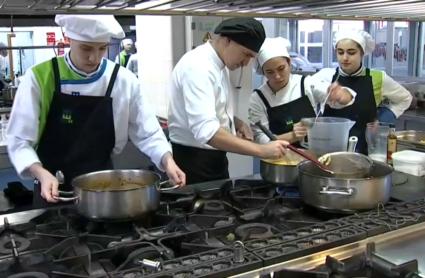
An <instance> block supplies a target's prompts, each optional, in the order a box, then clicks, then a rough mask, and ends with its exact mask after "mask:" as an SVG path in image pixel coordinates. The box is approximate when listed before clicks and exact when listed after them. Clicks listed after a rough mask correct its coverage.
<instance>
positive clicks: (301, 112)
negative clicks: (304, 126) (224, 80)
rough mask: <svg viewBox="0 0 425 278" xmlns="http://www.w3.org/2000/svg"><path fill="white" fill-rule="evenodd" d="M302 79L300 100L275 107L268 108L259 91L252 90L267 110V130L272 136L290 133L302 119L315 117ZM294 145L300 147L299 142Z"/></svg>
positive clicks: (267, 103) (268, 105) (264, 98)
mask: <svg viewBox="0 0 425 278" xmlns="http://www.w3.org/2000/svg"><path fill="white" fill-rule="evenodd" d="M304 79H305V76H303V77H302V78H301V97H300V98H298V99H295V100H293V101H291V102H288V103H285V104H282V105H279V106H275V107H271V106H270V104H269V102H268V101H267V99H266V97H265V96H264V95H263V93H262V92H261V91H260V90H258V89H255V90H254V92H255V93H257V94H258V96H259V97H260V98H261V100H262V101H263V103H264V105H265V106H266V108H267V118H268V120H269V129H270V131H271V132H273V133H274V134H285V133H292V131H293V130H294V124H295V123H298V122H299V121H300V120H301V119H302V118H309V117H314V116H315V115H316V114H315V113H314V110H313V107H312V106H311V102H310V100H309V99H308V97H307V96H306V94H305V90H304ZM295 145H296V146H298V147H300V145H299V142H296V143H295Z"/></svg>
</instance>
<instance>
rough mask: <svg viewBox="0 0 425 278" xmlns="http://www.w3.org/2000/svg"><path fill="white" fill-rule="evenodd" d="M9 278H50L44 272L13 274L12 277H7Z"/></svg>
mask: <svg viewBox="0 0 425 278" xmlns="http://www.w3.org/2000/svg"><path fill="white" fill-rule="evenodd" d="M7 278H49V276H48V275H47V274H45V273H42V272H36V271H30V272H22V273H18V274H12V275H10V276H7Z"/></svg>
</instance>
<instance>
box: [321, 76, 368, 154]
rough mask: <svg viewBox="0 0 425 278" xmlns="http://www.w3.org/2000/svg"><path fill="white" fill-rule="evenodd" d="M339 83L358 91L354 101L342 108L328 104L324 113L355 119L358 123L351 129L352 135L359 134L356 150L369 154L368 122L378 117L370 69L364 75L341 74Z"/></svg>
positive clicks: (334, 77)
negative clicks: (334, 107) (367, 141)
mask: <svg viewBox="0 0 425 278" xmlns="http://www.w3.org/2000/svg"><path fill="white" fill-rule="evenodd" d="M338 70H339V68H337V69H336V73H335V75H334V76H333V77H332V82H334V81H335V79H336V77H337V75H338ZM338 83H339V84H340V85H341V86H345V87H348V88H350V89H352V90H354V91H356V92H358V93H357V96H356V98H355V100H354V103H353V104H352V105H350V106H348V107H345V108H342V109H333V108H331V107H330V106H329V105H326V108H325V112H324V113H323V115H324V116H328V117H341V118H348V119H350V120H352V121H355V122H356V123H355V124H354V126H353V127H352V128H351V129H350V136H357V138H358V142H357V146H356V152H359V153H362V154H367V143H366V135H365V134H366V124H367V123H369V122H373V121H374V120H375V119H376V102H375V96H374V94H373V84H372V77H371V76H370V70H369V69H368V68H366V75H364V76H339V78H338Z"/></svg>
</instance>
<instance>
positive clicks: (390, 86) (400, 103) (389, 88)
mask: <svg viewBox="0 0 425 278" xmlns="http://www.w3.org/2000/svg"><path fill="white" fill-rule="evenodd" d="M374 70H375V69H374ZM339 72H340V74H341V76H347V74H346V73H345V72H343V71H342V70H341V69H340V71H339ZM334 74H335V69H332V68H325V69H322V70H320V71H319V72H317V73H316V74H315V75H314V76H315V78H317V79H320V80H321V81H322V82H326V83H328V84H330V83H331V82H332V77H333V76H334ZM365 74H366V68H364V67H362V68H361V69H360V70H359V71H357V72H356V73H354V74H352V75H351V76H363V75H365ZM382 74H383V76H382V88H381V94H382V98H383V99H387V100H388V101H389V104H388V105H387V107H388V108H389V109H391V111H392V112H393V113H394V115H395V116H396V117H397V118H398V117H399V116H400V115H401V114H403V112H404V111H405V110H406V109H408V108H409V106H410V103H411V102H412V95H411V94H410V92H409V91H408V90H406V88H404V87H403V86H401V85H400V84H399V83H397V82H396V81H394V79H392V78H391V77H390V76H389V75H387V74H386V73H385V72H384V71H382ZM378 104H379V103H377V105H378Z"/></svg>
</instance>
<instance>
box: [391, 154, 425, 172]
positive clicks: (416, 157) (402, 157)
mask: <svg viewBox="0 0 425 278" xmlns="http://www.w3.org/2000/svg"><path fill="white" fill-rule="evenodd" d="M392 158H393V166H394V169H395V170H396V171H399V172H403V173H407V174H411V175H415V176H425V153H423V152H418V151H412V150H404V151H400V152H395V153H393V155H392Z"/></svg>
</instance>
